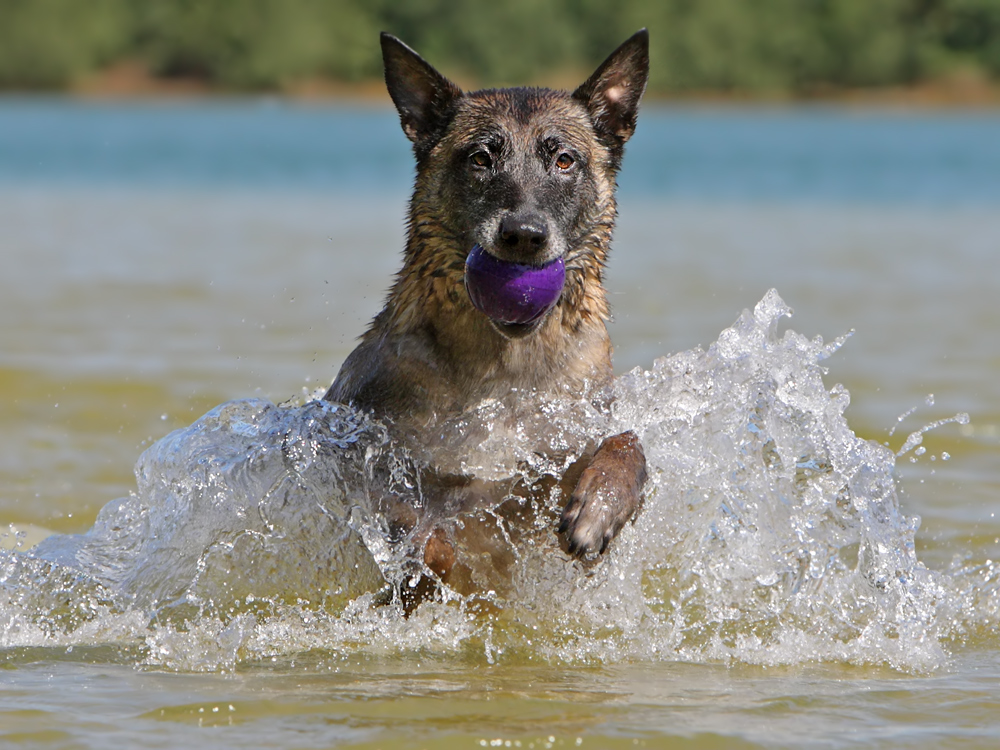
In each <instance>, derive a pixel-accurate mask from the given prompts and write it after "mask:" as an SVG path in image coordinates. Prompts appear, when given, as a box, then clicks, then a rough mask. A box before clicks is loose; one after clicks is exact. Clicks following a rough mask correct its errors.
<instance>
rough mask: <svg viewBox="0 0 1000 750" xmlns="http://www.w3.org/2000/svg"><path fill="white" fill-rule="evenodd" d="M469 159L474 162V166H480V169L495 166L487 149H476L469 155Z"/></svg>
mask: <svg viewBox="0 0 1000 750" xmlns="http://www.w3.org/2000/svg"><path fill="white" fill-rule="evenodd" d="M469 161H471V162H472V165H473V166H474V167H479V168H480V169H489V168H490V167H491V166H493V160H492V159H491V158H490V155H489V154H488V153H486V152H485V151H476V152H475V153H474V154H472V155H471V156H470V157H469Z"/></svg>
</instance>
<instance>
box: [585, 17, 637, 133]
mask: <svg viewBox="0 0 1000 750" xmlns="http://www.w3.org/2000/svg"><path fill="white" fill-rule="evenodd" d="M647 78H649V32H648V31H646V29H641V30H639V31H637V32H636V33H635V34H633V35H632V36H630V37H629V38H628V39H626V40H625V41H624V42H623V43H622V45H621V46H620V47H618V49H616V50H615V51H614V52H612V53H611V54H610V55H609V56H608V59H607V60H605V61H604V62H603V63H601V66H600V67H599V68H598V69H597V70H596V71H594V74H593V75H592V76H591V77H590V78H588V79H587V81H586V82H585V83H584V84H583V85H582V86H580V88H578V89H577V90H576V91H574V92H573V98H574V99H576V100H578V101H580V102H582V103H583V104H584V106H586V107H587V109H588V111H589V112H590V118H591V120H592V121H593V123H594V127H595V128H596V130H597V134H598V135H599V136H601V137H602V139H607V140H608V141H609V142H610V145H612V146H616V147H617V148H618V149H620V148H621V147H622V146H624V145H625V141H627V140H628V139H629V138H630V137H631V135H632V133H634V132H635V120H636V117H637V116H638V114H639V100H640V99H641V98H642V92H643V91H645V90H646V79H647Z"/></svg>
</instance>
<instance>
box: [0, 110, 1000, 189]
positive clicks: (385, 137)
mask: <svg viewBox="0 0 1000 750" xmlns="http://www.w3.org/2000/svg"><path fill="white" fill-rule="evenodd" d="M629 152H630V153H631V154H641V156H640V157H636V156H633V158H631V159H629V160H628V161H627V162H626V168H625V169H624V171H623V173H622V177H621V190H622V193H621V195H622V197H623V198H624V197H628V196H630V195H636V194H641V195H643V196H647V197H656V198H670V199H678V200H691V201H698V202H712V201H724V202H734V203H746V202H771V203H775V202H776V203H789V202H792V203H800V204H801V203H812V204H829V203H838V204H864V205H868V204H881V205H899V206H908V205H935V206H942V205H946V206H983V205H994V204H997V203H1000V113H997V112H989V111H982V112H977V111H960V112H931V111H923V112H912V111H906V112H904V111H899V112H897V111H872V110H851V109H846V108H836V107H827V106H814V107H799V108H777V107H758V108H750V109H745V108H741V109H732V108H726V107H718V108H697V107H680V106H666V105H663V104H659V103H651V104H648V105H647V106H646V107H645V109H644V111H643V113H642V116H641V117H640V121H639V128H638V130H637V132H636V134H635V137H634V139H633V141H632V143H631V144H630V147H629ZM411 179H412V167H411V159H410V156H409V144H408V143H407V141H406V139H405V138H404V137H403V135H402V133H401V132H400V130H399V125H398V121H397V119H396V116H395V113H394V112H393V111H392V110H391V109H390V108H389V107H380V106H378V105H370V106H367V107H357V106H352V107H342V106H333V105H328V106H318V105H315V106H312V105H299V104H291V103H286V102H282V101H279V100H271V99H263V100H233V101H226V102H221V103H219V102H201V101H194V102H170V103H162V102H160V103H153V102H146V103H131V102H130V103H123V104H121V103H93V102H80V101H72V100H63V99H44V98H43V99H30V98H8V99H5V100H0V185H2V184H8V185H18V186H25V185H39V186H46V185H49V186H51V185H63V186H79V185H83V186H87V187H95V186H111V187H120V186H142V187H164V188H192V187H194V188H205V189H229V190H231V189H249V190H283V191H287V190H301V191H309V192H314V191H336V192H343V191H345V190H348V191H350V192H352V193H361V194H385V193H387V192H388V193H394V194H396V193H398V194H403V193H405V192H406V191H407V189H408V187H409V184H410V182H411Z"/></svg>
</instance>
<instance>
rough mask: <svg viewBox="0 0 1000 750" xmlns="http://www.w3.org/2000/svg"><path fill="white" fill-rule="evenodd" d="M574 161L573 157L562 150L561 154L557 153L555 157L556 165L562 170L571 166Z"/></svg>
mask: <svg viewBox="0 0 1000 750" xmlns="http://www.w3.org/2000/svg"><path fill="white" fill-rule="evenodd" d="M575 163H576V161H575V160H574V159H573V157H572V156H570V155H569V154H567V153H566V152H565V151H563V152H562V153H561V154H559V156H557V157H556V166H557V167H559V169H561V170H562V171H564V172H565V171H566V170H567V169H569V168H570V167H572V166H573V165H574V164H575Z"/></svg>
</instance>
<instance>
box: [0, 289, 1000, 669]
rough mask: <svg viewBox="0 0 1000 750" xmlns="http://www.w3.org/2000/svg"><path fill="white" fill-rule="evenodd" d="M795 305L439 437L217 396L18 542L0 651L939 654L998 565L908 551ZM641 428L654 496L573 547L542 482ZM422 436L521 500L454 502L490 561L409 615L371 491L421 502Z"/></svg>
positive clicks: (886, 463)
mask: <svg viewBox="0 0 1000 750" xmlns="http://www.w3.org/2000/svg"><path fill="white" fill-rule="evenodd" d="M788 315H790V310H789V309H788V308H787V307H786V306H785V304H784V303H783V302H782V300H781V299H780V297H779V296H778V295H777V293H775V292H773V291H772V292H770V293H768V295H767V296H765V298H764V299H763V300H762V301H761V302H760V303H759V304H758V305H757V307H756V308H755V310H754V311H753V312H752V313H751V312H749V311H747V312H744V314H743V315H742V316H741V317H740V319H739V320H738V321H737V322H736V324H735V325H734V326H733V327H732V328H729V329H727V330H725V331H723V332H722V334H721V335H720V336H719V339H718V341H717V342H716V343H715V344H713V345H712V346H711V347H710V348H709V349H708V350H707V351H703V350H701V349H695V350H692V351H688V352H682V353H680V354H676V355H673V356H670V357H664V358H662V359H659V360H657V361H656V362H655V363H654V365H653V367H652V369H651V370H648V371H642V370H639V369H637V370H634V371H632V372H630V373H628V374H626V375H624V376H622V377H620V378H618V380H617V381H616V382H615V384H614V396H615V400H614V404H613V407H612V408H611V410H610V412H602V411H601V410H599V409H596V408H595V407H594V405H593V404H592V403H590V402H589V401H553V402H550V403H547V404H545V405H544V406H543V408H542V409H541V410H540V411H539V412H537V413H533V414H521V413H518V412H517V410H516V408H513V409H512V408H510V405H509V404H504V403H502V402H496V401H490V402H486V403H484V404H482V405H480V407H479V408H478V409H477V410H474V411H473V412H472V413H470V414H468V415H466V416H464V417H463V418H462V419H461V420H459V421H458V422H455V423H452V424H448V425H442V426H441V428H440V430H439V432H440V437H441V439H440V441H439V442H440V445H438V446H432V447H431V448H430V449H428V447H427V446H422V447H421V446H417V447H413V446H411V448H413V450H407V449H405V448H403V447H402V446H400V445H398V444H396V443H394V442H393V440H392V439H391V438H390V436H389V434H388V433H387V431H386V430H385V428H384V427H383V426H382V425H380V424H378V423H377V422H374V421H372V420H370V419H369V418H367V417H366V416H365V415H363V414H359V413H357V412H355V411H354V410H352V409H349V408H347V407H344V406H341V405H336V404H327V403H320V402H309V403H305V404H302V405H298V406H289V407H278V406H274V405H273V404H270V403H269V402H266V401H261V400H248V401H237V402H232V403H229V404H224V405H222V406H220V407H218V408H216V409H214V410H213V411H211V412H210V413H209V414H207V415H206V416H205V417H203V418H202V419H200V420H198V422H196V423H195V424H193V425H192V426H191V427H189V428H186V429H184V430H179V431H177V432H175V433H172V434H171V435H169V436H167V437H166V438H164V439H163V440H161V441H160V442H158V443H157V444H155V445H154V446H152V447H151V448H150V449H149V450H147V451H146V452H145V453H144V454H143V455H142V457H141V458H140V460H139V462H138V465H137V467H136V477H137V485H138V487H137V491H136V493H135V494H133V495H132V496H130V497H128V498H124V499H122V500H118V501H115V502H113V503H110V504H109V505H108V506H106V507H105V508H104V509H103V510H102V511H101V513H100V515H99V517H98V519H97V522H96V523H95V525H94V527H93V529H91V530H90V531H89V532H88V533H86V534H84V535H80V536H55V537H51V538H50V539H47V540H45V541H44V542H42V543H41V544H40V545H38V546H37V547H36V548H35V549H33V550H31V551H30V552H29V553H28V554H24V553H2V554H3V555H4V557H2V558H0V566H2V567H0V645H3V646H6V647H13V646H29V645H30V646H46V645H48V646H65V645H73V644H76V643H82V644H100V643H118V644H126V645H129V646H130V647H134V648H135V650H136V653H137V654H139V656H138V657H137V658H138V659H139V660H140V661H143V662H145V663H149V664H158V665H166V666H169V667H173V668H178V669H192V670H197V669H220V668H222V669H226V668H233V667H235V666H237V665H239V664H241V663H245V662H252V661H255V660H260V659H265V658H269V657H273V656H275V655H278V654H294V653H297V652H300V651H305V650H313V649H316V650H320V651H324V652H329V653H332V654H345V653H347V654H350V653H357V652H359V651H361V652H375V653H400V652H407V651H411V650H420V651H422V652H427V651H431V652H441V653H460V654H463V655H468V654H476V653H478V654H480V655H481V656H480V658H485V659H486V660H488V661H491V662H492V661H496V660H498V659H523V660H536V659H543V660H548V661H559V662H562V661H565V662H571V663H581V662H583V663H586V662H600V663H607V662H613V661H618V660H621V659H647V660H648V659H670V660H677V659H681V660H690V661H718V660H722V661H740V662H746V663H759V664H795V663H801V662H804V661H816V660H833V661H839V662H851V663H860V664H889V665H891V666H893V667H895V668H898V669H902V670H909V671H922V670H929V669H933V668H936V667H938V666H940V665H942V664H944V663H945V662H946V660H947V658H948V654H947V650H946V647H947V645H948V643H949V641H950V640H951V639H956V638H960V637H961V636H962V633H963V632H966V631H967V630H968V629H969V628H974V627H977V623H978V624H979V625H981V624H982V623H983V622H986V621H989V620H990V618H993V619H995V615H996V613H997V612H998V611H1000V609H998V605H1000V602H998V596H997V590H998V583H997V578H998V576H997V574H996V571H994V570H993V568H992V567H989V569H988V570H987V569H983V568H982V566H978V567H975V568H973V567H969V568H968V569H966V568H961V567H960V566H956V567H955V568H954V569H953V570H951V571H948V572H938V571H932V570H929V569H927V568H926V567H925V566H924V565H923V564H922V563H920V562H919V561H918V559H917V557H916V553H915V551H914V543H913V540H914V534H915V532H916V529H917V527H918V524H919V519H917V518H913V517H909V516H907V515H906V514H905V513H903V512H902V510H901V508H900V505H899V497H898V493H897V487H896V481H895V478H894V475H893V471H894V462H895V459H896V455H895V454H894V453H893V452H892V451H891V450H889V449H888V448H886V447H885V446H882V445H879V444H877V443H874V442H871V441H866V440H862V439H860V438H859V437H857V436H856V435H855V434H854V433H853V432H852V431H851V429H850V428H849V426H848V425H847V422H846V420H845V419H844V410H845V408H846V407H847V405H848V403H849V396H848V393H847V392H846V390H844V389H843V388H842V387H840V386H839V385H837V386H833V387H832V388H829V389H828V388H827V387H826V386H825V384H824V382H823V376H824V374H825V370H824V367H823V365H822V364H821V363H822V362H823V361H824V360H825V359H827V358H828V357H829V356H830V355H831V354H833V353H834V352H835V351H836V350H837V349H838V348H839V347H840V346H841V344H842V343H843V340H842V339H839V340H837V341H834V342H833V343H830V344H825V343H824V342H823V341H822V340H821V339H819V338H816V339H812V340H810V339H807V338H805V337H803V336H801V335H799V334H797V333H795V332H793V331H787V332H785V333H784V334H781V335H779V332H778V325H779V322H780V321H781V320H782V319H783V318H784V317H786V316H788ZM515 403H516V399H515ZM955 421H960V420H957V419H956V420H955ZM625 429H634V430H636V431H637V432H638V433H639V434H640V436H641V438H642V442H643V445H644V447H645V451H646V455H647V459H648V463H649V474H650V480H649V483H648V485H647V487H646V502H645V507H644V509H643V511H642V513H641V515H640V516H639V518H638V520H637V522H636V523H635V524H634V525H630V526H628V527H627V528H626V529H625V530H624V531H623V532H622V534H621V535H620V537H619V538H618V539H617V540H616V542H615V544H614V545H613V547H612V549H611V551H610V552H609V554H608V555H606V556H605V557H604V558H603V559H602V560H600V561H596V562H595V561H590V562H579V561H575V560H570V559H569V558H567V557H566V556H565V555H564V554H563V553H562V552H561V551H560V549H559V546H558V540H557V539H556V536H555V532H554V528H555V522H554V519H555V517H556V515H557V513H558V508H559V506H560V503H561V502H563V501H564V498H561V497H559V494H558V490H551V491H550V490H548V489H545V488H547V487H548V486H549V485H546V484H545V482H544V480H545V478H546V477H555V476H558V475H559V474H560V473H561V472H562V471H564V470H565V468H566V467H567V466H568V465H569V464H570V463H571V462H572V461H573V459H574V458H575V457H576V456H578V455H579V452H580V451H581V450H582V449H583V446H584V445H585V444H586V443H587V442H588V441H590V442H593V441H596V440H599V439H600V438H601V437H603V436H605V435H608V434H614V433H616V432H620V431H622V430H625ZM914 434H918V435H922V434H923V431H919V432H918V433H914ZM912 437H913V436H911V438H912ZM915 439H916V438H914V440H915ZM908 442H912V441H910V440H908ZM910 447H913V446H910ZM427 450H430V453H431V454H433V455H435V456H436V457H437V459H438V460H437V462H438V463H441V462H442V461H443V460H444V458H443V457H445V456H447V457H449V460H450V461H451V466H448V467H445V468H447V469H448V470H449V471H456V472H466V473H475V474H477V475H478V476H480V477H481V478H488V479H493V480H496V479H499V478H507V482H508V485H509V486H510V487H511V488H515V487H519V488H520V489H518V491H517V493H516V494H517V495H518V496H519V497H520V499H518V497H515V496H513V495H511V496H508V497H502V498H499V499H497V503H496V504H495V505H487V506H485V507H476V508H473V509H465V510H460V511H457V512H456V513H455V514H454V516H453V517H452V518H451V521H452V522H453V523H454V524H457V525H459V526H462V527H463V528H466V529H476V530H477V534H478V533H480V532H481V535H482V536H483V537H484V538H488V539H489V549H490V550H491V551H490V553H489V554H485V553H483V552H482V549H483V548H482V547H477V548H475V549H471V548H470V549H464V550H463V549H461V548H460V550H459V551H460V553H461V552H465V553H466V554H467V555H468V556H469V557H476V556H477V555H478V557H479V559H480V563H479V565H480V567H479V569H477V568H476V565H475V564H471V566H470V570H471V571H472V573H470V575H471V576H472V578H471V579H470V580H472V581H473V582H474V583H476V584H477V593H475V594H469V595H464V596H463V595H461V594H459V593H458V592H457V591H451V590H444V591H443V592H441V594H440V596H439V597H438V598H437V599H436V600H434V601H428V602H426V603H424V604H422V605H421V606H420V607H419V608H418V609H417V610H416V611H415V612H414V613H413V614H412V615H411V616H410V617H409V618H405V617H403V616H402V610H401V608H400V607H399V605H398V602H393V601H392V597H391V592H392V591H393V589H394V587H398V586H399V585H401V584H402V582H403V581H404V580H405V579H406V578H407V577H411V578H412V576H413V575H414V570H415V567H414V566H415V565H416V563H415V562H414V556H413V549H414V545H415V544H417V541H416V540H415V539H414V538H413V535H412V534H411V536H410V537H409V538H401V536H400V533H399V531H398V529H395V528H393V526H392V524H391V523H389V522H388V521H387V520H386V518H385V515H384V514H383V513H382V512H381V509H382V505H381V503H382V500H381V498H384V497H386V496H391V497H394V498H402V499H403V500H404V501H405V503H407V504H410V505H413V506H416V507H420V506H421V504H422V503H424V502H425V501H426V498H425V497H424V496H423V493H422V488H421V483H420V482H421V480H420V477H421V473H420V465H421V463H422V462H424V461H426V460H428V459H427V457H426V455H425V454H426V453H427ZM901 453H902V451H901ZM539 488H542V489H545V494H542V495H538V492H540V491H541V490H539ZM532 492H535V497H534V502H535V504H536V506H537V507H535V508H534V509H533V510H532V512H531V513H530V514H529V517H528V521H527V522H525V521H524V520H523V518H522V520H521V521H520V522H515V520H514V519H515V518H516V517H517V516H518V515H519V514H520V515H521V516H523V515H524V513H522V512H521V511H522V510H523V508H524V506H525V504H526V501H525V500H524V499H523V498H524V497H529V496H531V495H532ZM505 507H513V508H514V510H515V511H517V512H515V513H513V514H512V513H509V512H504V510H503V509H504V508H505ZM440 518H441V517H440V515H439V517H438V518H437V520H440ZM500 559H502V560H503V564H502V565H498V564H497V560H500ZM417 568H419V566H417ZM498 569H502V575H499V574H498V573H497V570H498ZM419 572H420V571H419V570H418V574H419ZM423 572H424V573H426V571H423ZM476 576H480V577H479V578H476ZM501 579H502V580H501Z"/></svg>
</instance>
